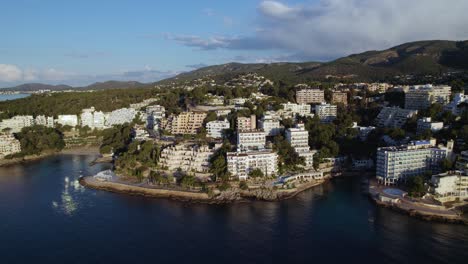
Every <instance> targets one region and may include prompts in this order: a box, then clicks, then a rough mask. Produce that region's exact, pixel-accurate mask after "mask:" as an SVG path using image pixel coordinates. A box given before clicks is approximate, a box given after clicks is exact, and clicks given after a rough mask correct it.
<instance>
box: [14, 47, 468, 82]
mask: <svg viewBox="0 0 468 264" xmlns="http://www.w3.org/2000/svg"><path fill="white" fill-rule="evenodd" d="M467 70H468V41H447V40H431V41H416V42H410V43H405V44H402V45H399V46H396V47H393V48H390V49H386V50H380V51H367V52H363V53H359V54H353V55H349V56H347V57H343V58H339V59H336V60H334V61H330V62H300V63H291V62H280V63H250V64H247V63H246V64H243V63H227V64H222V65H214V66H208V67H203V68H200V69H197V70H194V71H190V72H185V73H181V74H179V75H177V76H174V77H171V78H168V79H165V80H162V81H159V82H157V83H156V84H165V83H169V82H181V81H191V80H195V79H199V78H204V77H211V78H213V79H216V80H226V81H227V80H229V79H230V78H232V77H234V76H236V75H239V74H242V73H250V72H253V73H257V74H260V75H263V76H265V77H266V78H268V79H271V80H274V81H279V80H284V81H292V82H301V81H311V80H323V79H327V78H337V79H346V78H350V79H353V80H356V81H379V80H388V79H391V78H393V77H394V76H397V75H437V74H441V73H446V72H451V71H467ZM144 86H148V84H143V83H139V82H133V81H131V82H120V81H108V82H102V83H95V84H92V85H89V86H86V87H71V86H67V85H56V86H53V85H46V84H36V83H32V84H23V85H19V86H16V87H12V88H5V89H6V90H14V91H35V90H41V89H42V90H44V89H49V90H69V89H78V90H101V89H123V88H138V87H144Z"/></svg>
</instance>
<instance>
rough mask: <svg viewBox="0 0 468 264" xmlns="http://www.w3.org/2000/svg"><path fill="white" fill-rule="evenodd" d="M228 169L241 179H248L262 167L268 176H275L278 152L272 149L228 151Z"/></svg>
mask: <svg viewBox="0 0 468 264" xmlns="http://www.w3.org/2000/svg"><path fill="white" fill-rule="evenodd" d="M227 169H228V172H230V173H231V175H232V176H234V177H237V178H239V180H246V179H247V178H248V177H249V173H250V172H251V171H253V170H255V169H260V170H261V171H262V172H263V174H264V175H266V176H273V175H276V174H277V172H278V154H277V153H276V152H270V151H261V152H244V153H240V152H228V153H227Z"/></svg>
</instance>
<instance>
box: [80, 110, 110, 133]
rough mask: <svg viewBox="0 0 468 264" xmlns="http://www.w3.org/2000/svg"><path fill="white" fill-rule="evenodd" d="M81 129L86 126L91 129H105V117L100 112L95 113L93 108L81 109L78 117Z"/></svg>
mask: <svg viewBox="0 0 468 264" xmlns="http://www.w3.org/2000/svg"><path fill="white" fill-rule="evenodd" d="M80 124H81V126H82V127H85V126H88V127H89V128H91V129H104V128H105V115H104V113H103V112H101V111H96V110H95V109H94V107H91V108H87V109H83V110H82V111H81V115H80Z"/></svg>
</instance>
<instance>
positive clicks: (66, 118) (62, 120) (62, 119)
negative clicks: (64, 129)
mask: <svg viewBox="0 0 468 264" xmlns="http://www.w3.org/2000/svg"><path fill="white" fill-rule="evenodd" d="M56 123H57V124H60V125H62V126H71V127H76V126H77V125H78V116H77V115H59V116H58V117H57V120H56Z"/></svg>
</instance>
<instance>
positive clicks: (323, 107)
mask: <svg viewBox="0 0 468 264" xmlns="http://www.w3.org/2000/svg"><path fill="white" fill-rule="evenodd" d="M337 111H338V108H337V107H336V105H331V104H327V103H321V104H319V105H316V106H315V114H316V115H317V116H318V117H319V118H320V121H321V122H323V123H330V122H333V120H335V119H336V115H337Z"/></svg>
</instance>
